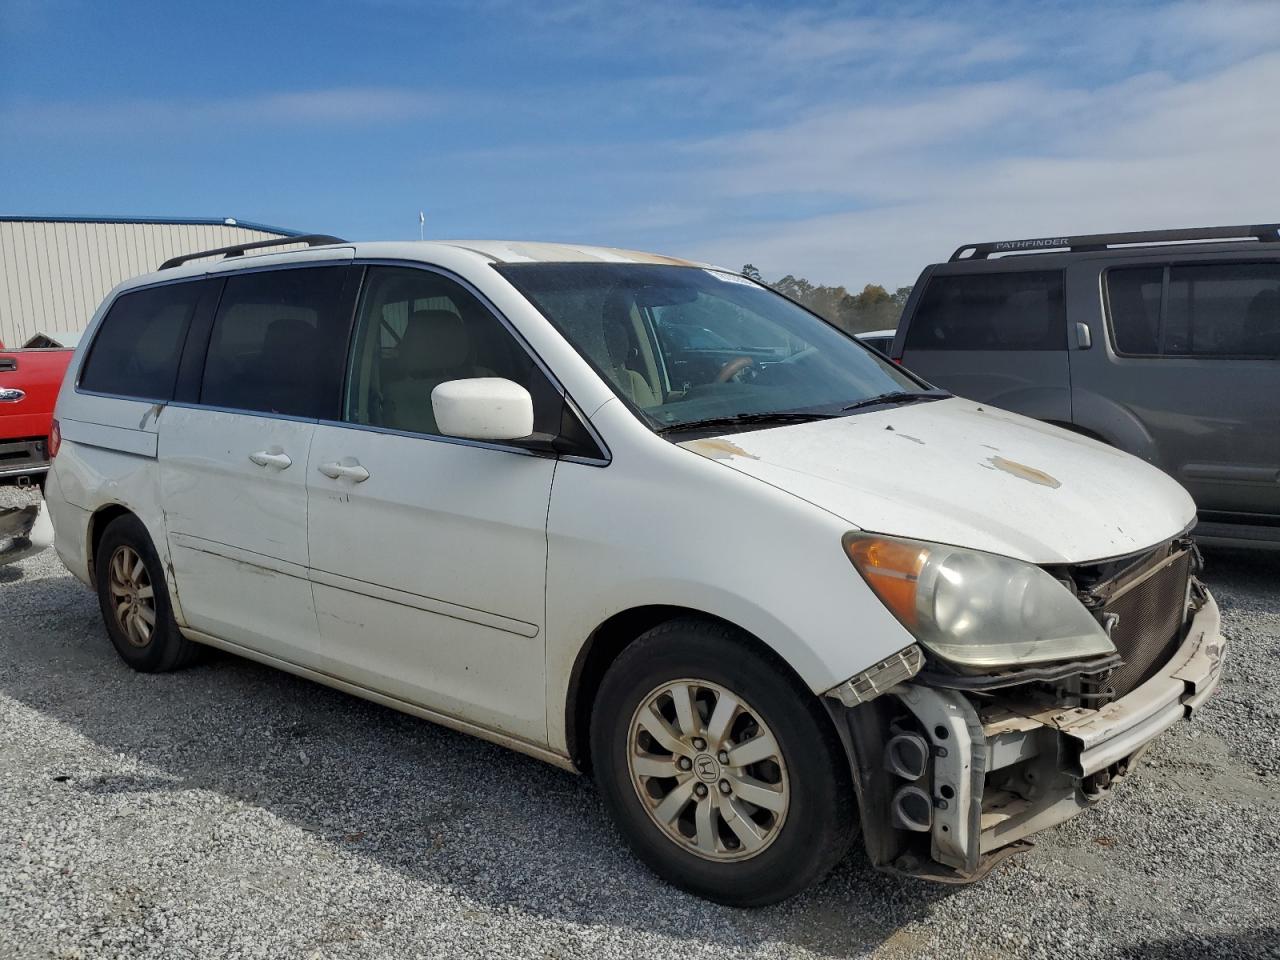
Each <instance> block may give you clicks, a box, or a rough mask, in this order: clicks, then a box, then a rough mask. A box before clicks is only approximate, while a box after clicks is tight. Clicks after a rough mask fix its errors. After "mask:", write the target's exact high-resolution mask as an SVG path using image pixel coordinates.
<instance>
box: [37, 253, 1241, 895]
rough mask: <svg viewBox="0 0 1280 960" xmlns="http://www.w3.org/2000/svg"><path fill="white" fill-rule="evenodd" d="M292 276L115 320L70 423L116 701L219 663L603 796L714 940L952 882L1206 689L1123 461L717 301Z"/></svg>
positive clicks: (485, 271)
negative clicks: (859, 899)
mask: <svg viewBox="0 0 1280 960" xmlns="http://www.w3.org/2000/svg"><path fill="white" fill-rule="evenodd" d="M274 242H277V241H269V242H267V243H266V244H257V245H253V246H269V245H270V244H271V243H274ZM278 242H279V243H289V244H297V243H300V242H306V243H309V244H312V246H310V247H309V248H308V249H304V250H297V251H290V252H285V253H269V254H260V255H257V256H243V255H242V254H244V253H245V252H246V251H247V250H249V249H250V247H248V246H246V247H237V248H229V249H227V250H224V251H213V252H206V253H203V254H197V255H193V257H191V258H177V259H175V260H174V261H171V262H169V263H167V264H165V265H163V267H162V269H160V270H159V271H158V272H156V273H154V274H150V275H147V276H143V277H138V278H136V279H134V280H131V281H129V282H127V283H125V284H123V285H121V286H120V287H118V288H117V289H116V290H114V291H113V292H112V293H111V294H110V295H109V296H108V297H107V299H106V301H105V302H104V303H103V305H102V307H101V308H100V309H99V311H98V313H97V315H96V316H95V317H94V319H93V321H92V324H91V326H90V328H89V331H88V333H87V335H86V336H85V338H84V340H83V342H82V343H81V344H80V346H79V348H78V350H77V353H76V356H75V358H74V359H73V361H72V363H71V366H70V369H69V371H68V374H67V379H66V381H65V383H64V384H63V387H62V392H61V395H60V398H59V401H58V407H57V429H55V441H56V442H55V443H54V444H53V449H52V450H51V453H52V454H53V456H54V461H53V468H52V471H51V473H50V476H49V480H48V484H47V497H48V502H49V506H50V510H51V512H52V515H53V522H54V525H55V527H56V530H57V541H56V547H57V551H58V553H59V555H60V556H61V557H62V559H63V560H64V561H65V563H66V564H67V566H68V567H69V569H70V570H71V571H72V572H73V573H74V574H75V575H76V576H77V577H79V578H80V579H81V580H83V581H85V582H86V583H87V584H90V585H92V586H93V587H94V588H95V589H96V590H97V592H98V596H99V598H100V603H101V607H102V612H103V616H104V619H105V622H106V628H107V632H108V634H109V635H110V638H111V640H112V642H113V644H114V645H115V648H116V650H117V651H118V652H119V654H120V656H121V657H122V658H123V659H124V660H125V661H126V662H127V663H128V664H130V665H131V666H133V667H134V668H136V669H139V670H147V671H156V670H166V669H170V668H173V667H177V666H179V665H181V664H183V663H186V662H187V661H188V660H189V659H190V658H191V656H192V654H193V653H195V652H196V650H197V649H198V648H199V647H200V645H202V644H207V645H210V646H214V647H220V648H222V649H225V650H229V651H232V652H235V653H237V654H241V655H243V656H246V657H250V658H252V659H255V660H259V661H261V662H263V663H266V664H271V665H273V666H276V667H280V668H281V669H284V670H288V671H291V672H293V673H296V674H300V675H302V676H305V677H310V678H312V679H314V680H316V681H318V682H320V683H325V684H328V685H330V686H334V687H337V688H340V689H342V690H346V691H349V692H352V693H355V694H358V695H360V696H364V697H368V698H369V699H371V700H374V701H376V702H378V703H382V704H386V705H388V706H391V707H394V708H396V709H399V710H403V711H406V712H408V713H412V714H416V715H418V716H421V717H424V718H426V719H429V720H432V721H435V722H438V723H442V724H445V725H447V726H449V727H453V728H455V729H458V730H463V731H466V732H468V733H472V734H475V735H477V736H481V737H484V738H486V739H489V740H493V741H496V742H498V743H501V744H505V745H507V746H509V747H511V748H513V749H516V750H520V751H522V752H524V753H528V754H531V755H533V756H535V757H539V758H541V759H543V760H546V761H548V762H551V763H554V764H557V765H559V766H561V767H565V768H568V769H576V770H581V771H587V772H590V773H591V774H592V775H593V776H594V777H595V779H596V781H597V783H598V784H599V787H600V790H601V794H602V796H603V798H604V801H605V803H606V805H607V806H608V808H609V810H610V812H611V813H612V815H613V816H614V818H615V820H616V822H617V824H618V826H619V828H620V830H621V832H622V833H623V835H624V836H625V837H626V838H627V840H628V841H629V842H630V844H631V845H632V847H633V848H634V850H635V851H636V853H637V854H638V855H639V856H640V857H641V858H642V859H643V860H644V861H645V862H646V863H648V864H649V865H650V866H651V867H653V869H654V870H656V871H657V872H658V873H659V874H661V875H662V876H663V877H665V878H667V879H668V880H670V881H671V882H673V883H675V884H678V885H679V886H682V887H684V888H685V889H688V890H691V891H693V892H695V893H698V894H701V895H703V896H707V897H710V898H713V899H716V900H719V901H722V902H725V903H731V904H738V905H756V904H763V903H769V902H772V901H776V900H779V899H782V898H784V897H787V896H789V895H791V894H794V893H796V892H797V891H799V890H801V889H802V888H804V887H805V886H806V885H808V884H810V883H812V882H813V881H815V880H816V879H818V878H820V877H821V876H822V875H823V874H825V873H826V872H827V871H828V870H829V869H830V868H831V867H832V865H833V864H835V863H836V862H837V861H839V860H840V859H841V858H842V857H843V856H844V855H845V853H846V851H847V849H848V846H849V844H850V842H851V840H852V839H853V837H854V836H855V835H856V833H857V827H858V825H859V824H860V825H861V829H862V836H863V841H864V843H865V844H866V847H867V850H868V852H869V856H870V859H871V862H872V863H873V864H874V865H875V866H877V867H880V868H884V869H889V870H894V871H898V872H902V873H908V874H912V875H917V876H924V877H931V878H935V879H945V880H972V879H975V878H977V877H980V876H981V875H982V874H983V873H984V872H985V871H987V870H988V869H989V868H990V867H991V866H992V865H993V864H994V863H996V862H997V861H998V860H999V859H1000V858H1001V857H1002V856H1004V855H1005V854H1007V853H1009V852H1011V851H1013V850H1016V849H1019V848H1020V844H1019V841H1021V840H1022V839H1023V838H1024V837H1026V836H1028V835H1029V834H1032V833H1034V832H1036V831H1039V830H1042V829H1044V828H1046V827H1048V826H1051V825H1053V824H1055V823H1058V822H1061V821H1063V820H1065V819H1067V818H1069V817H1071V816H1072V815H1074V814H1075V813H1077V812H1078V811H1079V810H1081V809H1083V808H1084V807H1086V806H1088V805H1089V804H1090V803H1092V802H1094V801H1095V800H1097V799H1098V798H1099V797H1101V796H1103V795H1105V794H1106V793H1107V792H1108V789H1109V787H1110V785H1111V783H1112V782H1113V781H1114V780H1115V779H1116V778H1118V777H1119V776H1121V775H1123V774H1124V773H1126V772H1127V771H1128V770H1129V769H1131V767H1132V765H1133V763H1134V761H1135V759H1136V758H1137V756H1138V755H1139V754H1141V753H1142V751H1143V749H1144V748H1145V746H1146V745H1147V743H1148V742H1149V741H1150V740H1151V739H1152V738H1153V737H1155V736H1156V735H1157V734H1159V733H1160V732H1161V731H1163V730H1165V729H1166V728H1168V727H1169V726H1171V725H1172V724H1174V723H1176V722H1177V721H1178V720H1180V719H1182V718H1183V717H1185V716H1187V715H1188V714H1189V713H1190V712H1191V711H1192V710H1193V709H1194V708H1195V707H1197V706H1198V705H1199V704H1200V703H1201V702H1203V701H1204V699H1205V698H1206V697H1207V696H1208V695H1209V693H1210V692H1211V691H1212V690H1213V688H1214V687H1215V685H1216V684H1217V682H1218V678H1219V676H1220V669H1221V664H1222V656H1223V639H1222V637H1221V636H1220V635H1219V621H1218V612H1217V607H1216V606H1215V604H1214V602H1213V599H1212V598H1211V597H1210V596H1209V594H1208V593H1207V592H1206V591H1205V590H1204V588H1203V587H1202V586H1201V585H1200V584H1199V582H1198V581H1197V580H1196V578H1195V576H1194V574H1195V570H1196V560H1197V558H1196V554H1195V552H1194V548H1193V547H1192V546H1191V544H1190V541H1189V540H1188V539H1187V531H1188V528H1189V527H1190V525H1191V524H1192V522H1193V520H1194V511H1193V507H1192V503H1191V500H1190V498H1189V497H1188V496H1187V494H1186V493H1185V492H1184V491H1183V490H1182V489H1181V488H1180V487H1179V486H1178V485H1177V484H1176V483H1175V482H1174V481H1172V480H1171V479H1169V478H1168V477H1167V476H1165V475H1164V474H1162V473H1160V472H1159V471H1158V470H1156V469H1154V468H1153V467H1150V466H1148V465H1147V464H1145V463H1143V462H1141V461H1139V460H1137V459H1135V458H1133V457H1129V456H1126V455H1124V454H1122V453H1119V452H1117V451H1115V450H1112V449H1110V448H1108V447H1105V446H1103V445H1101V444H1098V443H1095V442H1093V441H1091V440H1088V439H1085V438H1083V437H1079V436H1073V435H1070V434H1067V433H1064V432H1062V431H1060V430H1057V429H1055V428H1053V427H1050V426H1046V425H1044V424H1041V423H1037V422H1035V421H1033V420H1029V419H1026V418H1023V417H1019V416H1015V415H1013V414H1009V413H1004V412H1002V411H999V410H995V409H989V408H985V407H983V406H981V405H978V404H974V403H970V402H968V401H966V400H961V399H957V398H954V397H950V396H948V395H947V394H946V393H944V392H941V391H938V390H934V389H931V388H930V387H929V386H928V385H927V384H925V383H923V382H922V381H920V380H918V379H917V378H915V377H913V376H912V375H911V374H910V373H907V372H906V371H903V370H902V369H900V368H897V367H895V366H894V365H893V364H891V363H889V362H888V361H886V360H884V359H883V358H882V357H879V356H877V355H876V354H874V353H872V352H869V351H867V350H865V349H862V348H861V347H859V346H858V345H857V344H856V343H855V342H854V341H853V340H852V339H851V338H850V337H848V336H847V335H846V334H844V333H842V332H840V331H839V330H837V329H836V328H834V327H832V326H831V325H829V324H827V323H826V322H824V321H822V320H821V319H819V318H818V317H816V316H814V315H813V314H811V313H809V312H807V311H806V310H804V309H803V308H801V307H799V306H797V305H795V304H793V303H791V302H790V301H788V300H786V299H785V298H783V297H781V296H779V295H778V294H776V293H773V292H772V291H770V290H769V289H768V288H767V287H764V286H762V285H760V284H757V283H754V282H752V281H750V280H747V279H744V278H743V277H741V276H739V275H738V274H736V273H732V272H728V271H724V270H719V269H716V268H712V267H707V266H705V265H701V264H696V263H690V262H687V261H683V260H676V259H672V258H668V257H661V256H655V255H650V254H642V253H634V252H628V251H621V250H613V249H603V248H591V247H574V246H563V245H551V244H536V243H502V242H459V243H436V242H427V243H422V242H419V243H345V242H342V241H338V240H335V239H334V238H329V237H314V238H302V239H301V240H300V239H299V238H297V237H289V238H286V239H285V240H283V241H278ZM212 253H226V254H228V256H227V257H226V258H224V259H220V260H209V259H208V257H209V256H210V255H211V254H212ZM196 257H203V258H204V259H203V260H199V261H196V260H195V259H194V258H196ZM664 329H665V330H666V331H667V333H668V335H667V336H666V337H663V336H660V335H659V331H662V330H664ZM704 329H705V330H714V331H715V332H716V337H717V339H714V340H712V339H709V338H705V337H704V338H703V339H702V340H698V339H697V338H694V339H692V340H691V339H690V338H689V337H688V336H685V337H684V338H683V339H682V338H681V336H680V334H682V333H687V332H688V331H690V330H694V331H697V330H704ZM673 330H674V331H677V333H676V334H675V335H672V331H673ZM193 708H194V709H198V706H196V707H193Z"/></svg>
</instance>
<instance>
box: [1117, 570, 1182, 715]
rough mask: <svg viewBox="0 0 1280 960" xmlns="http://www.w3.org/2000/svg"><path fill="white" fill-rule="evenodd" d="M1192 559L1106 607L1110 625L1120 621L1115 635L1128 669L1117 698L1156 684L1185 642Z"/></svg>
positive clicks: (1121, 674)
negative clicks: (1114, 619) (1155, 678)
mask: <svg viewBox="0 0 1280 960" xmlns="http://www.w3.org/2000/svg"><path fill="white" fill-rule="evenodd" d="M1191 556H1192V554H1191V551H1190V550H1185V551H1183V552H1182V553H1180V554H1178V555H1177V556H1176V557H1174V558H1173V559H1172V560H1170V561H1168V562H1167V563H1166V564H1164V565H1163V566H1160V567H1158V568H1156V570H1155V572H1154V573H1150V574H1147V575H1145V576H1144V577H1143V578H1141V579H1139V580H1138V581H1137V582H1136V583H1135V584H1134V585H1132V586H1130V587H1128V588H1127V589H1124V590H1122V591H1121V592H1120V593H1118V594H1117V595H1116V596H1114V597H1112V598H1111V599H1110V600H1109V601H1108V602H1107V605H1106V606H1105V607H1103V608H1102V612H1103V617H1104V622H1106V617H1107V616H1108V615H1114V616H1117V617H1119V618H1120V619H1119V620H1118V621H1117V622H1116V623H1115V626H1114V627H1113V628H1112V630H1111V641H1112V643H1114V644H1115V645H1116V651H1117V652H1118V653H1119V654H1120V656H1121V657H1122V658H1123V659H1124V664H1123V665H1122V666H1120V667H1118V668H1116V671H1115V673H1113V674H1112V675H1111V680H1110V682H1109V684H1108V685H1109V686H1110V687H1111V688H1112V689H1114V690H1115V695H1116V696H1117V697H1123V696H1124V695H1125V694H1127V693H1130V692H1131V691H1133V690H1134V689H1136V688H1137V687H1140V686H1141V685H1142V684H1144V683H1146V682H1147V681H1148V680H1150V679H1151V678H1152V677H1153V676H1154V675H1155V674H1156V672H1157V671H1159V669H1160V668H1161V667H1162V666H1164V665H1165V663H1167V662H1168V660H1169V658H1170V657H1171V656H1173V653H1174V651H1175V650H1177V648H1178V644H1179V643H1180V642H1181V641H1182V624H1183V620H1184V617H1185V613H1186V599H1187V580H1188V578H1189V577H1190V576H1191Z"/></svg>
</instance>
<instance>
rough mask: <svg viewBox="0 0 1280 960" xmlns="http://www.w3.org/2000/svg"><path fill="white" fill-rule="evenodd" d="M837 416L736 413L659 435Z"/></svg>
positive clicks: (664, 430)
mask: <svg viewBox="0 0 1280 960" xmlns="http://www.w3.org/2000/svg"><path fill="white" fill-rule="evenodd" d="M835 416H837V414H834V413H817V412H813V411H810V412H802V411H799V410H791V411H787V412H776V413H735V414H733V415H732V416H728V417H707V418H705V419H703V420H689V421H687V422H685V423H672V424H669V425H667V426H665V427H659V428H658V430H657V432H658V433H674V432H675V431H677V430H679V431H684V430H705V429H709V428H714V427H740V426H750V425H753V424H757V423H808V422H809V421H811V420H830V419H831V418H833V417H835Z"/></svg>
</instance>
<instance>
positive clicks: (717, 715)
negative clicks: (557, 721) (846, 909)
mask: <svg viewBox="0 0 1280 960" xmlns="http://www.w3.org/2000/svg"><path fill="white" fill-rule="evenodd" d="M591 753H592V762H593V765H594V768H595V772H596V779H597V781H598V783H599V785H600V789H601V792H602V794H603V796H604V800H605V803H606V805H607V806H608V807H609V810H610V812H611V813H612V815H613V817H614V820H615V822H616V823H617V824H618V827H619V829H620V830H621V831H622V833H623V834H624V835H625V837H626V838H627V841H628V842H629V843H630V845H631V847H632V849H633V850H634V851H635V852H636V854H637V855H638V856H639V857H640V859H642V860H643V861H644V862H645V863H647V864H648V865H649V866H650V867H651V868H652V869H653V870H654V871H655V872H656V873H657V874H659V875H660V876H661V877H663V878H664V879H666V880H667V881H668V882H670V883H673V884H675V885H676V886H679V887H682V888H684V889H686V890H688V891H690V892H692V893H696V894H698V895H700V896H704V897H708V898H710V899H712V900H717V901H719V902H721V903H727V904H731V905H734V906H759V905H763V904H767V903H774V902H776V901H778V900H783V899H785V898H786V897H789V896H791V895H792V894H795V893H798V892H799V891H800V890H802V889H804V888H805V887H806V886H808V885H809V884H811V883H813V882H814V881H816V880H818V879H820V878H821V877H822V876H824V875H825V874H826V873H827V872H828V871H829V870H830V869H831V868H832V867H833V866H834V865H835V864H836V863H837V862H838V861H839V860H840V859H841V858H842V857H843V856H844V854H845V852H846V850H847V849H848V844H849V838H850V836H851V832H852V827H853V816H854V809H853V802H852V784H851V782H850V776H849V768H848V761H847V760H846V759H845V754H844V751H843V749H842V748H841V746H840V743H839V741H838V740H837V738H836V736H835V732H834V730H833V729H832V726H831V721H830V718H829V717H828V716H827V715H826V713H825V712H824V711H823V710H822V707H821V705H820V704H819V703H818V702H817V700H816V698H815V697H814V696H813V694H812V693H811V692H810V691H809V690H807V689H805V688H804V686H803V685H802V684H800V683H798V682H797V681H795V680H793V679H792V678H791V677H790V676H789V675H788V674H786V673H784V672H783V671H782V670H780V669H779V667H778V666H777V665H776V664H773V663H770V662H769V661H767V660H766V659H765V658H763V657H760V656H757V655H755V654H754V653H753V652H752V651H751V650H750V648H749V647H748V646H747V645H746V644H745V643H744V638H743V637H742V635H741V634H739V633H738V632H737V631H735V630H733V629H731V628H729V627H726V626H722V625H719V624H714V623H708V622H703V621H697V620H678V621H672V622H669V623H666V624H662V625H660V626H658V627H655V628H654V629H653V630H650V631H649V632H648V633H646V634H645V635H644V636H643V637H641V638H640V639H639V640H637V641H636V642H635V643H633V644H632V645H631V646H630V647H628V648H627V649H626V650H625V651H624V652H623V653H622V655H621V656H620V657H619V658H618V659H617V660H616V661H615V662H614V664H613V665H612V666H611V667H610V669H609V671H608V672H607V673H606V674H605V677H604V680H603V682H602V684H601V686H600V691H599V693H598V695H597V697H596V707H595V710H594V712H593V715H592V724H591Z"/></svg>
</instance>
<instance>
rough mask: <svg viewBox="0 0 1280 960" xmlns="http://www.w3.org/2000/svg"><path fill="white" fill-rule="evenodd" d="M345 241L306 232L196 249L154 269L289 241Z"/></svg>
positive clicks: (310, 243) (313, 244)
mask: <svg viewBox="0 0 1280 960" xmlns="http://www.w3.org/2000/svg"><path fill="white" fill-rule="evenodd" d="M346 242H347V241H345V240H343V239H342V238H341V237H331V236H329V235H328V234H324V233H308V234H306V235H305V236H301V237H278V238H276V239H275V240H255V241H254V242H253V243H237V244H235V245H234V246H230V247H218V249H216V250H197V251H196V252H195V253H184V254H183V255H182V256H180V257H170V258H169V259H168V260H166V261H165V262H164V263H162V264H160V266H159V267H157V268H156V269H158V270H168V269H169V268H170V267H177V266H181V265H182V264H184V263H186V262H187V261H188V260H199V259H200V258H201V257H216V256H217V255H218V254H222V256H223V258H224V259H225V258H227V257H241V256H244V252H245V251H246V250H260V249H261V248H263V247H281V246H286V245H288V244H291V243H305V244H306V245H307V246H308V247H322V246H325V245H326V244H330V243H346Z"/></svg>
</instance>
